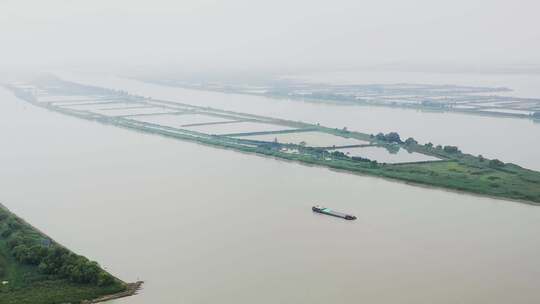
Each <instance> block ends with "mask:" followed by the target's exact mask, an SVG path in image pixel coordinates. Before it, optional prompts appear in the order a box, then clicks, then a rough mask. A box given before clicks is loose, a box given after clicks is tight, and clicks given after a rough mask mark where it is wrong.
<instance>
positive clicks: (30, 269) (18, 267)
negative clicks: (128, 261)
mask: <svg viewBox="0 0 540 304" xmlns="http://www.w3.org/2000/svg"><path fill="white" fill-rule="evenodd" d="M126 289H127V284H126V283H124V282H122V281H120V280H119V279H117V278H115V277H113V276H112V275H110V274H109V273H107V272H105V271H104V270H103V269H101V268H100V267H99V265H97V263H95V262H92V261H89V260H88V259H87V258H85V257H83V256H80V255H77V254H75V253H73V252H71V251H69V250H68V249H66V248H64V247H63V246H61V245H59V244H57V243H56V242H54V241H53V240H51V239H50V238H48V237H47V236H46V235H44V234H42V233H41V232H39V231H38V230H36V229H34V228H33V227H32V226H30V225H29V224H28V223H26V222H25V221H23V220H22V219H20V218H19V217H17V216H15V215H14V214H13V213H11V212H9V211H8V210H7V209H6V208H4V207H3V206H1V205H0V304H55V303H82V302H83V301H85V300H86V301H90V300H93V299H97V298H100V297H102V296H105V295H111V294H116V293H119V292H123V291H125V290H126Z"/></svg>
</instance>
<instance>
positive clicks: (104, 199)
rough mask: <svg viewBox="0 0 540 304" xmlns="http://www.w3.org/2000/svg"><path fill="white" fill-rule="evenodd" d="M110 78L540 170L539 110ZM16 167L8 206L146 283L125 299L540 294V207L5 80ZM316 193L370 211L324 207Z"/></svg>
mask: <svg viewBox="0 0 540 304" xmlns="http://www.w3.org/2000/svg"><path fill="white" fill-rule="evenodd" d="M100 81H101V82H107V83H106V84H107V86H108V87H115V88H123V89H127V90H129V91H131V92H134V93H140V94H143V95H149V96H153V97H156V98H167V99H173V100H178V101H183V102H192V103H197V104H207V105H210V106H215V107H220V108H227V109H231V110H238V111H243V112H250V113H258V114H265V115H268V116H276V117H284V118H292V119H298V120H306V121H314V120H317V121H319V122H321V123H322V124H328V125H336V126H338V125H347V126H348V127H349V128H350V129H358V130H360V131H368V132H377V131H387V130H398V131H400V132H402V133H403V134H407V135H414V136H415V137H418V138H419V139H421V140H424V139H429V140H432V141H434V142H437V143H439V142H440V143H457V144H460V146H462V147H463V148H464V149H465V150H466V151H469V152H471V151H472V152H474V153H484V154H485V155H489V156H496V157H500V158H501V159H504V160H507V161H508V160H511V161H515V162H517V163H520V164H523V165H526V166H530V167H535V168H536V169H540V159H539V157H538V156H537V153H535V152H534V151H538V146H539V145H540V140H538V138H539V137H538V136H539V135H538V134H539V130H540V126H539V125H535V124H533V123H532V122H530V121H527V120H513V119H500V118H485V117H475V116H467V115H458V114H441V113H424V112H416V111H410V110H409V111H407V110H398V109H384V108H368V107H355V108H350V107H336V106H328V105H313V104H304V103H299V102H290V101H285V100H283V101H272V102H274V104H273V105H270V104H266V103H269V102H270V101H264V100H260V99H258V98H252V97H249V96H234V95H223V94H217V93H204V92H197V91H189V90H182V89H174V88H163V87H159V86H155V85H147V84H141V83H139V82H135V81H129V80H123V79H117V78H114V79H112V78H111V79H109V78H100V79H98V80H96V82H95V84H99V83H98V82H100ZM102 84H105V83H102ZM383 114H384V115H383ZM387 115H391V116H390V117H387ZM443 117H444V118H445V119H444V120H443V119H442V118H443ZM447 129H450V130H447ZM417 131H418V132H417ZM420 131H421V132H420ZM501 132H503V133H501ZM515 132H518V133H515ZM526 143H527V144H526ZM524 148H526V149H525V150H526V151H520V150H522V149H524ZM0 168H1V170H0V185H1V191H0V201H1V202H2V203H3V204H5V205H6V206H7V207H8V208H10V209H12V210H13V211H14V212H16V213H17V214H19V215H20V216H22V217H23V218H25V219H27V220H28V221H29V222H31V223H33V224H34V225H36V226H37V227H39V228H40V229H42V230H44V231H46V232H47V233H48V234H49V235H50V236H51V237H53V238H55V239H56V240H57V241H59V242H61V243H62V244H64V245H66V246H68V247H69V248H71V249H73V250H74V251H76V252H78V253H81V254H84V255H86V256H88V257H90V258H92V259H94V260H97V261H99V262H100V263H101V264H102V265H103V266H104V267H106V268H107V269H108V270H110V271H111V272H112V273H114V274H115V275H117V276H119V277H120V278H122V279H124V280H126V281H134V280H137V279H142V280H145V282H146V283H145V285H144V290H142V291H141V293H140V294H139V295H137V296H134V297H130V298H126V299H123V300H117V301H114V303H127V304H139V303H235V304H237V303H238V304H247V303H249V304H251V303H272V304H274V303H414V304H419V303H426V304H427V303H430V304H431V303H452V304H453V303H490V304H493V303H505V304H506V303H538V302H540V293H538V282H539V281H540V259H539V258H538V257H539V256H540V237H539V236H538V231H540V207H535V206H530V205H526V204H520V203H515V202H509V201H504V200H496V199H491V198H484V197H477V196H471V195H465V194H459V193H454V192H448V191H443V190H438V189H430V188H422V187H415V186H409V185H406V184H402V183H398V182H390V181H387V180H383V179H378V178H372V177H367V176H357V175H351V174H345V173H339V172H334V171H331V170H328V169H324V168H318V167H309V166H304V165H299V164H296V163H291V162H286V161H281V160H276V159H272V158H264V157H260V156H255V155H249V154H242V153H238V152H235V151H229V150H224V149H219V148H213V147H207V146H202V145H198V144H194V143H188V142H182V141H177V140H173V139H168V138H163V137H160V136H156V135H147V134H144V133H139V132H134V131H130V130H125V129H121V128H116V127H113V126H104V125H101V124H99V123H95V122H89V121H84V120H80V119H77V118H73V117H68V116H64V115H61V114H58V113H54V112H49V111H47V110H44V109H41V108H36V107H34V106H31V105H29V104H26V103H25V102H23V101H21V100H18V99H16V98H15V97H14V96H12V95H11V94H10V93H9V92H7V91H5V90H3V89H0ZM315 203H321V204H323V205H327V206H329V207H332V208H335V209H337V210H344V211H347V212H350V213H353V214H355V215H357V216H358V220H357V221H354V222H347V221H343V220H340V219H335V218H330V217H327V216H322V215H318V214H314V213H312V212H311V210H310V207H311V206H312V205H313V204H315Z"/></svg>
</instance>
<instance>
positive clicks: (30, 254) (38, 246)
mask: <svg viewBox="0 0 540 304" xmlns="http://www.w3.org/2000/svg"><path fill="white" fill-rule="evenodd" d="M0 231H1V232H0V236H1V237H2V238H4V239H6V240H7V242H6V243H7V248H8V250H9V252H10V253H11V255H12V256H13V257H14V258H15V260H16V261H17V262H19V263H21V264H24V265H33V266H37V267H38V269H39V271H40V272H41V273H43V274H45V275H51V276H56V277H59V278H62V279H67V280H69V281H71V282H74V283H83V284H94V285H98V286H109V285H111V284H113V283H115V282H116V280H115V278H114V277H113V276H112V275H110V274H109V273H107V272H105V271H104V270H103V269H101V268H100V266H99V265H98V263H96V262H94V261H90V260H88V259H87V258H86V257H84V256H81V255H77V254H75V253H73V252H71V251H69V250H68V249H66V248H64V247H62V246H60V245H58V244H55V243H52V242H51V241H50V240H48V239H46V238H44V237H42V236H41V235H40V234H38V233H37V232H35V231H33V229H32V228H31V227H29V226H28V225H26V224H25V223H21V221H20V220H19V219H18V218H16V217H14V216H10V215H8V214H7V213H6V212H5V211H4V210H1V209H0Z"/></svg>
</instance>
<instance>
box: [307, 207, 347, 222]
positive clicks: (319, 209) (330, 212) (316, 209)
mask: <svg viewBox="0 0 540 304" xmlns="http://www.w3.org/2000/svg"><path fill="white" fill-rule="evenodd" d="M311 210H313V212H317V213H322V214H326V215H331V216H335V217H340V218H342V219H346V220H355V219H356V216H354V215H350V214H346V213H343V212H338V211H334V210H331V209H328V208H325V207H321V206H319V205H316V206H313V207H311Z"/></svg>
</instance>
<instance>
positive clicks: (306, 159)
mask: <svg viewBox="0 0 540 304" xmlns="http://www.w3.org/2000/svg"><path fill="white" fill-rule="evenodd" d="M7 87H8V88H9V89H11V90H12V91H13V92H14V93H15V94H16V96H18V97H19V98H21V99H23V100H25V101H27V102H29V103H31V104H33V105H36V106H39V107H42V108H46V109H48V110H52V111H56V112H59V113H63V114H66V115H70V116H74V117H78V118H82V119H86V120H92V121H97V122H100V123H104V124H109V125H115V126H118V127H123V128H128V129H132V130H137V131H140V132H146V133H152V134H159V135H162V136H166V137H171V138H175V139H179V140H185V141H192V142H197V143H201V144H206V145H211V146H216V147H222V148H227V149H233V150H236V151H242V152H247V153H253V154H257V155H264V156H271V157H275V158H279V159H286V160H291V161H296V162H299V163H303V164H309V165H317V166H322V167H327V168H331V169H336V170H342V171H346V172H350V173H357V174H365V175H371V176H377V177H383V178H388V179H394V180H399V181H404V182H407V183H410V184H417V185H428V186H434V187H439V188H444V189H450V190H457V191H463V192H467V193H472V194H478V195H486V196H491V197H498V198H502V199H511V200H518V201H522V202H526V203H530V204H540V172H537V171H533V170H528V169H525V168H522V167H520V166H518V165H515V164H511V163H505V162H503V161H501V160H498V159H488V158H485V157H483V156H482V155H471V154H467V153H464V152H462V151H461V150H460V149H459V148H458V147H456V146H449V145H446V146H444V145H436V144H433V143H429V142H428V143H419V142H417V141H416V140H415V139H414V138H412V137H410V138H407V139H402V138H401V137H400V135H399V134H398V133H396V132H391V133H387V134H382V133H379V134H366V133H361V132H357V131H354V130H349V129H347V128H346V127H343V128H339V129H338V128H330V127H325V126H322V125H319V124H310V123H305V122H301V121H290V120H284V119H278V118H272V117H266V116H260V115H252V114H247V113H239V112H232V111H226V110H220V109H215V108H210V107H203V106H198V105H192V104H187V103H181V102H176V101H169V100H158V99H153V98H151V97H143V96H136V95H132V94H129V93H128V92H124V91H119V90H113V89H106V88H101V87H95V86H88V85H82V84H78V83H73V82H68V81H64V80H61V79H59V78H56V77H54V76H48V77H41V78H38V79H35V80H32V81H30V82H25V83H13V84H10V85H7Z"/></svg>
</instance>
